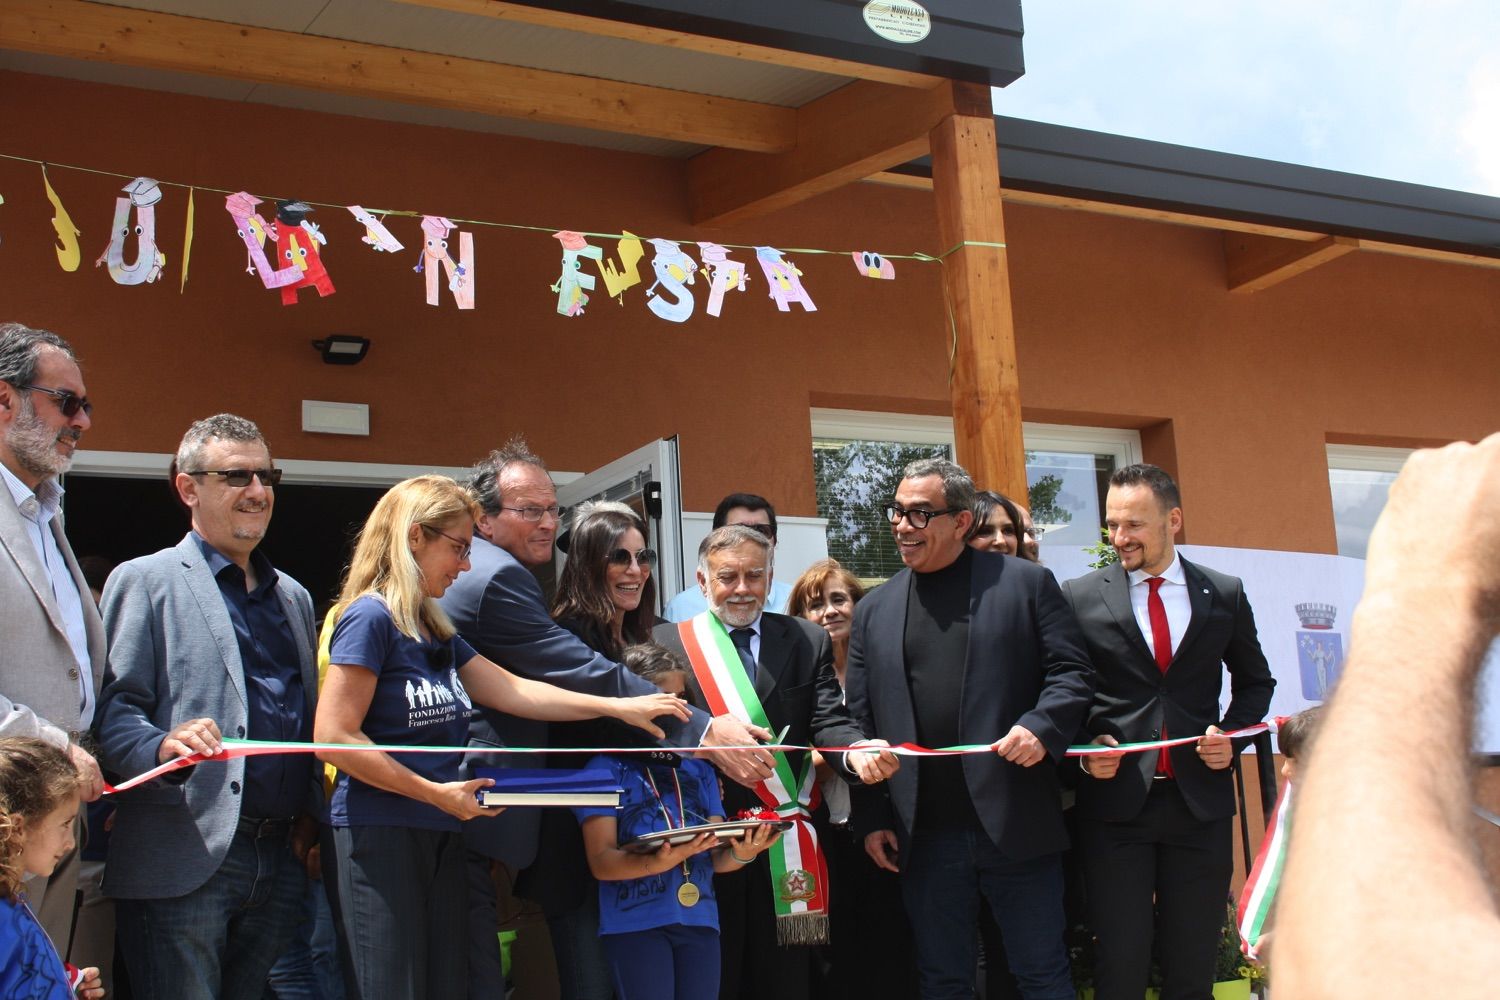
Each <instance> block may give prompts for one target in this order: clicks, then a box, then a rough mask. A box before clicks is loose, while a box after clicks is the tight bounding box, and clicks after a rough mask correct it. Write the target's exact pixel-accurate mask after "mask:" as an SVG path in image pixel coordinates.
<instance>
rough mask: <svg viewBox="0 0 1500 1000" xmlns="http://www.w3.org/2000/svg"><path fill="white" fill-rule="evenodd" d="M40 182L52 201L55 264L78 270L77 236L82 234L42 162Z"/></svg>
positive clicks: (66, 268) (79, 258)
mask: <svg viewBox="0 0 1500 1000" xmlns="http://www.w3.org/2000/svg"><path fill="white" fill-rule="evenodd" d="M42 184H43V185H45V186H46V188H47V200H48V201H50V202H52V211H53V212H54V213H56V214H55V215H53V216H52V228H53V229H54V230H56V231H57V265H58V266H59V267H61V268H62V269H63V270H64V271H76V270H78V264H79V261H80V260H81V259H82V254H81V253H80V251H79V249H78V237H79V236H81V235H82V234H81V233H80V232H79V231H78V227H77V226H75V225H73V220H72V218H70V217H69V216H68V210H67V209H66V208H63V203H62V199H61V198H59V197H58V196H57V192H56V191H54V190H52V182H51V181H50V180H48V179H47V165H46V164H45V163H44V164H42Z"/></svg>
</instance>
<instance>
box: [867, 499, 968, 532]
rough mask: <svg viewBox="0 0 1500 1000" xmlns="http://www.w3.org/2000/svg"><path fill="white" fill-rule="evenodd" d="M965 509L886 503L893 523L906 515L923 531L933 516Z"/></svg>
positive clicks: (914, 525)
mask: <svg viewBox="0 0 1500 1000" xmlns="http://www.w3.org/2000/svg"><path fill="white" fill-rule="evenodd" d="M964 509H965V508H963V507H949V508H948V509H947V510H921V509H913V510H907V509H906V508H905V507H901V506H899V505H897V504H893V503H889V504H886V505H885V518H886V520H887V521H890V522H891V524H900V523H901V519H902V518H903V517H904V518H906V520H907V521H908V522H909V523H910V524H911V526H912V527H913V528H916V529H917V530H918V531H921V530H922V529H923V528H925V527H927V522H929V521H931V520H932V519H933V518H935V517H942V516H943V515H944V514H958V513H962V512H963V510H964Z"/></svg>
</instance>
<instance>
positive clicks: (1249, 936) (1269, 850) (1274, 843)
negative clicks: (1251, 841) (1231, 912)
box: [1238, 781, 1292, 962]
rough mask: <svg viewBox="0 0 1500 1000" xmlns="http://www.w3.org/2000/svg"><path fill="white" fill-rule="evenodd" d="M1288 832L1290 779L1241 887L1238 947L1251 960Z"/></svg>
mask: <svg viewBox="0 0 1500 1000" xmlns="http://www.w3.org/2000/svg"><path fill="white" fill-rule="evenodd" d="M1291 832H1292V783H1291V782H1290V781H1288V782H1286V783H1285V784H1284V785H1282V787H1281V794H1280V795H1278V796H1277V797H1276V808H1275V809H1274V810H1272V812H1271V825H1270V826H1269V827H1268V828H1267V829H1266V836H1265V839H1263V840H1262V841H1261V842H1260V853H1258V854H1257V855H1256V856H1255V864H1254V866H1253V867H1251V869H1250V877H1249V878H1247V879H1246V880H1245V888H1244V889H1243V890H1241V891H1240V906H1239V913H1238V921H1239V928H1240V950H1241V951H1243V952H1244V953H1245V957H1246V958H1248V959H1250V960H1251V961H1252V962H1254V961H1257V960H1258V959H1259V958H1260V941H1261V938H1262V937H1263V936H1264V934H1265V929H1266V921H1267V920H1268V919H1270V916H1271V907H1272V906H1273V905H1275V903H1276V891H1277V890H1278V889H1279V888H1281V870H1282V868H1283V867H1285V865H1286V847H1287V842H1288V840H1289V839H1290V838H1291Z"/></svg>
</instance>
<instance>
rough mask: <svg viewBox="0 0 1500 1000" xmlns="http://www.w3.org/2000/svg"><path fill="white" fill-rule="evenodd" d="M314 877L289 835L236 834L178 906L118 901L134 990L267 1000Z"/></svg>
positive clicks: (212, 999) (188, 998) (215, 999)
mask: <svg viewBox="0 0 1500 1000" xmlns="http://www.w3.org/2000/svg"><path fill="white" fill-rule="evenodd" d="M306 887H307V876H306V875H305V874H304V873H303V870H302V865H301V864H299V863H298V861H297V859H296V858H294V857H293V856H292V850H291V847H290V845H289V844H288V841H287V836H286V834H285V833H282V834H281V835H279V836H268V837H260V838H257V837H255V836H254V835H253V834H250V833H244V832H240V833H236V834H235V835H234V838H233V839H232V840H230V842H229V851H228V853H226V854H225V855H224V862H223V864H221V865H219V870H218V871H216V872H214V873H213V875H211V876H209V879H208V881H207V882H205V883H203V884H202V885H201V886H199V887H198V888H197V889H194V890H193V891H192V892H190V893H188V894H187V895H185V896H178V897H176V898H174V899H121V900H117V901H116V904H115V906H116V914H117V930H118V934H119V938H120V942H121V946H122V947H123V949H124V952H125V959H126V963H127V965H128V966H129V969H130V984H131V989H132V991H133V992H134V993H135V995H137V996H141V997H163V998H165V997H171V998H172V1000H260V995H261V991H262V990H264V989H265V984H266V974H267V972H269V971H270V968H271V966H272V964H273V963H274V962H275V961H276V958H277V956H278V955H280V954H281V952H282V951H284V950H285V949H286V945H287V942H288V941H289V940H290V939H291V936H292V932H293V931H294V930H295V929H296V926H297V912H298V909H299V908H300V907H301V905H302V894H303V892H304V891H305V890H306Z"/></svg>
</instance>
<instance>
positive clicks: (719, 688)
mask: <svg viewBox="0 0 1500 1000" xmlns="http://www.w3.org/2000/svg"><path fill="white" fill-rule="evenodd" d="M771 552H772V548H771V540H770V539H769V538H767V537H766V536H765V535H764V534H762V533H760V532H758V531H756V530H754V529H753V528H752V527H750V526H748V525H742V524H729V525H725V526H723V527H720V528H715V529H714V530H713V531H711V532H710V533H709V534H708V536H707V537H706V538H704V539H703V542H702V544H700V545H699V547H698V586H699V587H700V588H701V589H702V591H703V596H704V598H705V599H706V601H707V604H708V608H707V610H706V611H703V612H701V613H699V614H697V615H695V616H693V617H692V618H690V619H688V620H687V621H684V622H675V623H670V624H665V625H659V626H657V628H656V630H655V631H654V633H653V636H654V638H655V639H656V641H657V642H659V643H661V644H662V645H663V646H666V647H667V648H668V649H672V650H676V651H678V652H681V653H682V654H684V656H685V658H686V659H687V661H688V663H690V664H691V665H692V668H693V670H692V674H691V676H690V677H689V679H688V691H689V694H690V696H691V700H692V701H693V703H694V704H697V705H708V706H711V707H712V708H713V710H714V711H715V712H725V711H727V712H728V713H729V714H731V715H734V716H736V717H738V718H740V719H741V720H742V721H744V722H746V723H747V724H754V725H756V726H758V727H760V728H761V729H765V730H771V731H774V732H777V733H779V734H781V735H780V738H779V742H781V743H784V744H788V745H795V746H809V745H813V746H835V747H845V746H852V745H855V744H862V743H868V742H871V741H867V740H866V739H865V733H863V732H861V731H860V729H859V728H858V727H857V726H855V725H854V724H853V723H852V722H851V720H850V718H849V715H848V713H847V712H846V711H845V709H844V704H843V691H842V689H841V688H840V687H839V682H838V678H837V677H836V676H835V674H834V672H833V646H832V644H831V643H830V641H829V638H828V633H827V632H825V631H823V630H822V629H821V628H819V627H818V626H816V625H814V624H813V623H812V622H810V621H805V620H803V619H801V618H792V617H789V616H787V615H780V614H773V613H770V612H765V611H764V607H765V603H766V593H767V588H768V586H769V584H770V580H771ZM830 756H831V757H832V758H833V759H832V760H830V762H829V763H830V764H831V765H832V766H833V769H834V770H835V771H836V772H837V773H838V774H839V775H840V776H842V777H843V778H844V780H846V781H850V782H853V781H854V780H855V778H856V777H858V778H859V779H860V780H862V781H865V782H867V783H870V784H875V783H878V782H880V781H884V780H885V779H886V778H887V777H889V776H890V775H891V774H893V773H895V771H896V769H897V767H898V762H897V760H896V757H895V756H894V755H893V754H891V753H890V752H889V751H879V750H872V751H868V752H858V753H849V754H831V755H830ZM775 758H776V768H775V771H774V772H773V773H771V774H770V775H768V776H767V777H766V778H764V779H763V780H761V781H758V782H756V783H755V784H754V785H753V786H752V787H748V788H747V787H741V786H739V785H726V786H725V788H724V813H725V815H726V816H730V817H733V816H735V815H736V814H738V813H739V812H741V811H742V810H751V811H753V812H757V813H758V812H760V811H762V810H764V809H766V808H770V809H773V810H775V812H776V813H777V814H778V815H779V816H780V817H781V818H783V819H790V820H793V821H794V822H795V824H796V825H795V826H794V827H793V829H792V830H789V831H788V832H787V834H786V836H785V838H784V840H783V846H782V847H781V849H779V850H778V851H774V852H772V851H768V852H765V853H763V854H761V855H758V856H756V857H755V858H753V859H745V860H743V861H741V860H740V859H739V858H737V857H736V858H734V860H735V861H736V862H738V863H739V864H741V865H743V867H742V868H741V869H740V870H739V871H735V872H729V873H727V874H722V875H716V876H715V877H714V894H715V895H716V897H717V900H718V907H719V944H720V955H721V976H720V986H719V996H720V997H721V998H735V997H740V996H745V997H750V996H774V997H782V998H790V1000H796V998H799V997H806V996H807V995H808V988H809V971H810V970H809V961H810V958H809V955H810V953H809V951H808V949H806V948H799V947H790V946H791V945H799V944H813V943H818V942H819V941H826V940H827V924H828V906H827V904H828V886H827V885H826V884H825V883H826V879H827V875H826V866H825V864H824V862H823V857H822V852H821V850H820V848H819V847H818V845H817V835H816V833H814V832H813V828H812V824H811V823H809V822H807V820H808V819H809V817H810V816H811V812H810V796H811V793H812V789H813V785H814V782H813V779H812V775H813V764H814V761H813V754H812V753H811V752H809V751H804V750H786V751H777V752H776V754H775Z"/></svg>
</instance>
